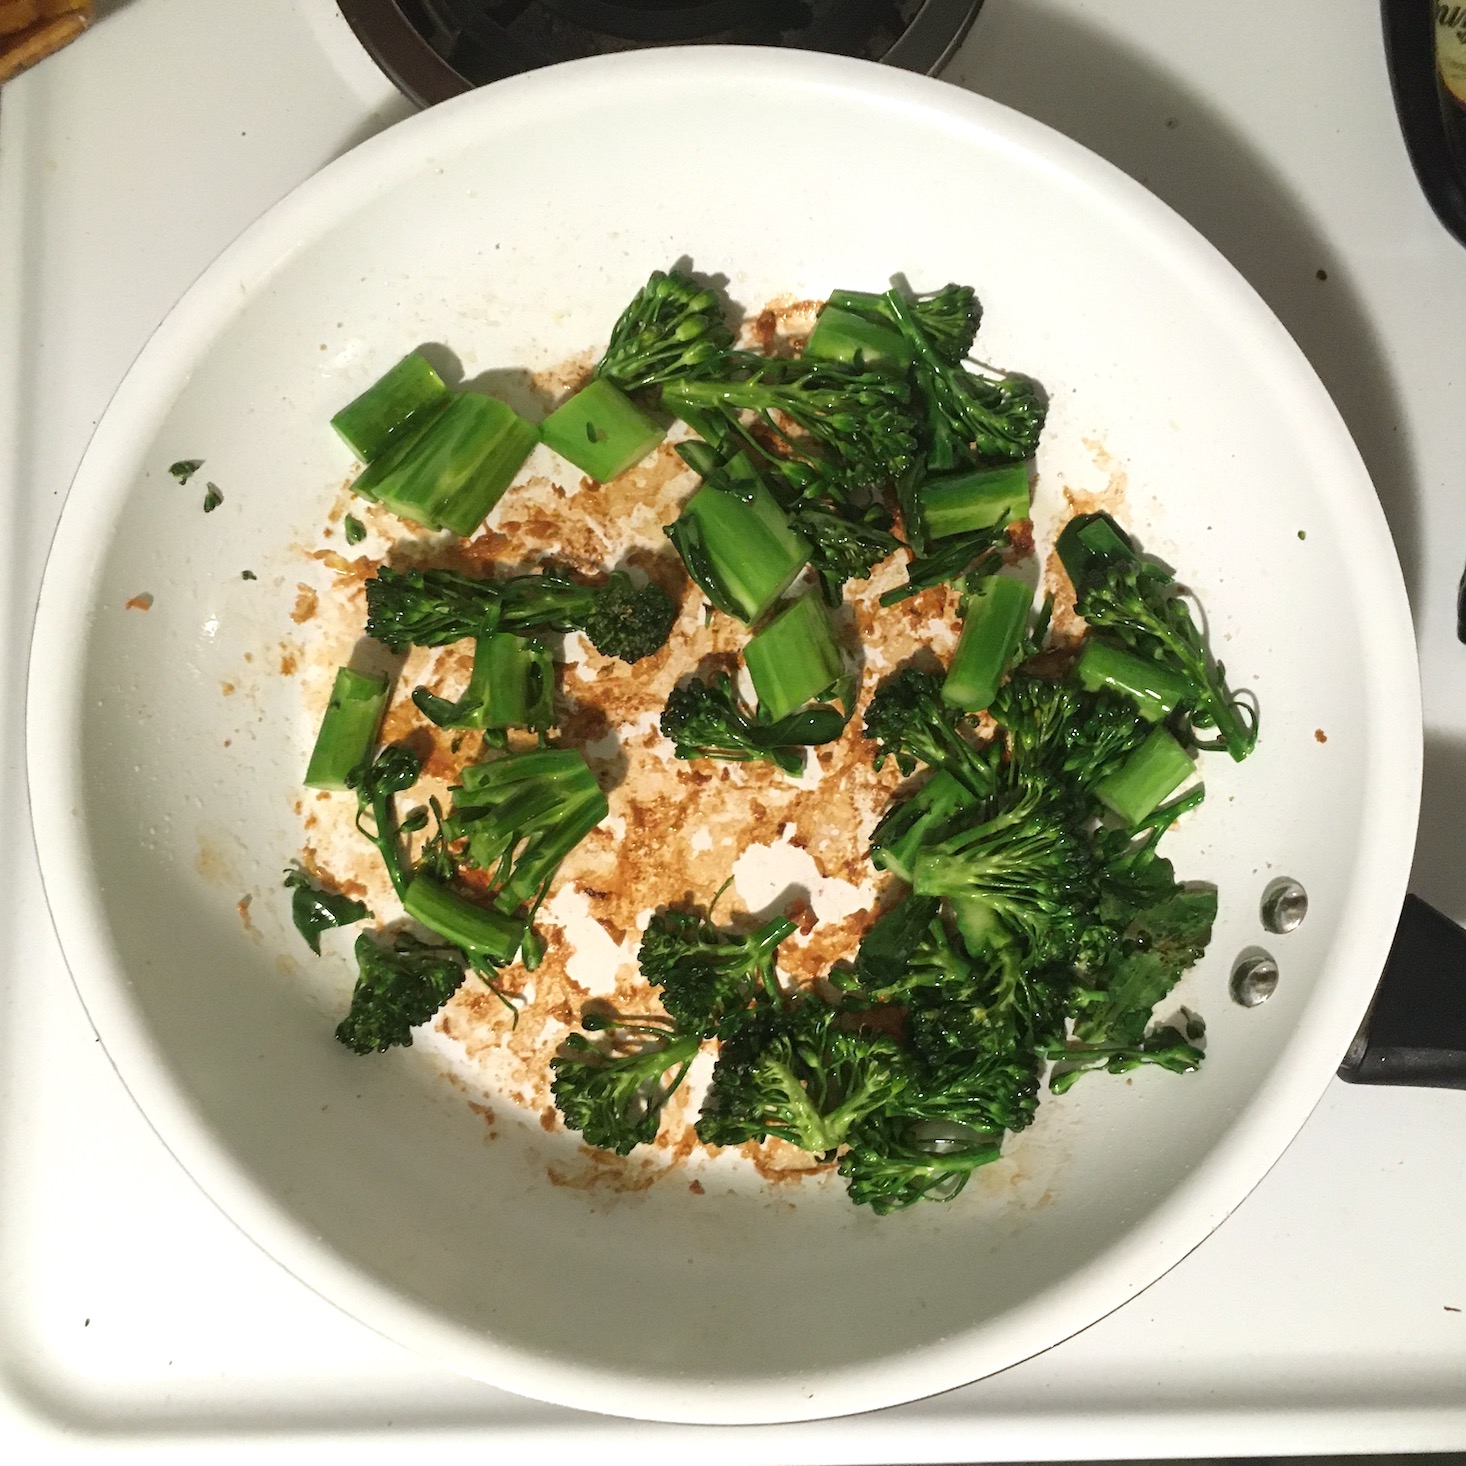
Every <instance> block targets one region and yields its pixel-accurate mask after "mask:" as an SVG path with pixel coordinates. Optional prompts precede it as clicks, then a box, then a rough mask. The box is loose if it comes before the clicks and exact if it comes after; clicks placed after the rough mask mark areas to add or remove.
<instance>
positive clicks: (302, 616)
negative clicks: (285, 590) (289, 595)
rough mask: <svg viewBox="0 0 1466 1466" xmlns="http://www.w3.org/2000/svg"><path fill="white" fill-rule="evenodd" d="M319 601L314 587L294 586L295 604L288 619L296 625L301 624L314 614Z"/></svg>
mask: <svg viewBox="0 0 1466 1466" xmlns="http://www.w3.org/2000/svg"><path fill="white" fill-rule="evenodd" d="M318 604H319V602H318V600H317V597H316V592H315V589H314V588H313V587H312V586H308V585H298V586H296V588H295V605H294V607H293V608H292V610H291V612H290V619H291V620H292V621H294V622H295V624H296V625H297V626H303V625H304V624H305V623H306V622H307V621H309V620H310V619H311V617H312V616H314V615H315V614H316V608H317V606H318Z"/></svg>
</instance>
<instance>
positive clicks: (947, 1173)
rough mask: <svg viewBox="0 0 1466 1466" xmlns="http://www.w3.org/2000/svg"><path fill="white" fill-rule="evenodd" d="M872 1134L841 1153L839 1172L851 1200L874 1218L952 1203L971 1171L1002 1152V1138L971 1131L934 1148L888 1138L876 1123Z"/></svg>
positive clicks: (994, 1158) (909, 1140) (864, 1136)
mask: <svg viewBox="0 0 1466 1466" xmlns="http://www.w3.org/2000/svg"><path fill="white" fill-rule="evenodd" d="M911 1128H912V1127H908V1131H909V1130H910V1129H911ZM872 1132H873V1135H866V1134H862V1135H860V1136H859V1137H858V1143H857V1144H852V1145H851V1147H850V1149H849V1150H848V1151H846V1152H845V1154H844V1155H843V1156H841V1157H840V1174H841V1175H842V1176H844V1177H845V1178H846V1179H847V1181H848V1182H849V1195H850V1200H851V1201H853V1202H855V1204H856V1205H857V1206H868V1207H870V1209H871V1210H872V1211H873V1212H875V1214H876V1215H877V1216H885V1215H886V1214H887V1213H889V1212H892V1211H895V1210H897V1209H899V1208H901V1207H907V1206H914V1205H915V1204H916V1203H917V1202H918V1201H951V1200H953V1198H954V1197H956V1196H958V1195H960V1193H961V1192H962V1190H963V1188H964V1187H965V1186H966V1185H967V1181H968V1178H969V1177H970V1176H971V1175H972V1173H973V1172H974V1171H975V1170H978V1169H979V1168H980V1167H982V1166H987V1165H991V1164H992V1163H993V1162H994V1161H995V1160H997V1159H998V1157H999V1156H1000V1155H1001V1154H1002V1140H1001V1139H1000V1138H996V1137H993V1136H991V1135H981V1134H976V1133H974V1135H973V1136H972V1137H971V1138H970V1139H969V1138H963V1139H962V1140H960V1141H954V1142H953V1143H949V1144H943V1145H940V1146H938V1145H936V1144H932V1143H931V1142H927V1143H926V1144H918V1143H916V1142H914V1141H912V1140H911V1139H909V1138H904V1139H897V1138H891V1137H887V1136H886V1135H885V1133H884V1130H883V1129H882V1128H881V1127H872ZM944 1138H945V1137H944Z"/></svg>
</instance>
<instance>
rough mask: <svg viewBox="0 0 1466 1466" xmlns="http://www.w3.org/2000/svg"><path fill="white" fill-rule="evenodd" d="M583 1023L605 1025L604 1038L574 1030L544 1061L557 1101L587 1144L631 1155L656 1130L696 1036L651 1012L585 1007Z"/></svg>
mask: <svg viewBox="0 0 1466 1466" xmlns="http://www.w3.org/2000/svg"><path fill="white" fill-rule="evenodd" d="M581 1024H582V1026H583V1027H585V1028H586V1029H588V1030H589V1031H591V1032H606V1033H607V1034H608V1041H607V1042H606V1043H604V1044H602V1045H597V1044H594V1043H592V1042H591V1041H590V1040H589V1039H587V1038H585V1037H584V1036H583V1035H581V1034H578V1033H572V1034H571V1035H570V1037H569V1038H567V1039H566V1040H565V1046H564V1048H563V1049H562V1050H561V1051H560V1053H558V1054H557V1055H556V1056H555V1057H554V1059H552V1060H551V1061H550V1062H551V1068H552V1070H553V1071H554V1076H555V1077H554V1080H553V1081H552V1084H551V1089H552V1092H553V1094H554V1097H555V1104H556V1107H557V1108H558V1109H559V1111H560V1114H561V1115H562V1117H563V1118H564V1120H565V1123H566V1125H567V1126H569V1128H570V1129H572V1130H578V1131H579V1132H580V1133H581V1135H582V1136H584V1137H585V1142H586V1144H587V1145H594V1146H596V1147H598V1148H599V1149H601V1150H610V1151H615V1153H616V1154H617V1155H629V1154H630V1153H631V1151H632V1150H633V1149H634V1148H635V1147H636V1146H638V1145H650V1144H651V1143H652V1142H653V1141H654V1140H655V1139H656V1138H657V1130H658V1128H659V1127H660V1125H661V1118H662V1107H663V1106H664V1105H665V1104H666V1103H667V1101H668V1100H669V1099H670V1098H671V1097H672V1095H673V1093H674V1092H675V1091H676V1089H677V1087H678V1085H680V1084H681V1083H682V1081H683V1079H684V1078H686V1076H687V1070H688V1066H689V1065H690V1064H691V1063H692V1060H693V1057H694V1056H695V1055H696V1053H697V1049H698V1043H699V1039H698V1036H697V1035H696V1034H695V1033H679V1032H678V1031H677V1030H676V1029H675V1028H674V1027H673V1026H672V1025H671V1024H670V1023H669V1022H668V1021H667V1020H665V1019H656V1018H619V1017H614V1016H612V1017H603V1016H601V1015H598V1014H596V1013H584V1014H582V1015H581Z"/></svg>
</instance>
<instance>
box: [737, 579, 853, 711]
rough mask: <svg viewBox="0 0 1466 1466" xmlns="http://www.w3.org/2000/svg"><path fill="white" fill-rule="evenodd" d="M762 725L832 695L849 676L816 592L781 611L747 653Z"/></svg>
mask: <svg viewBox="0 0 1466 1466" xmlns="http://www.w3.org/2000/svg"><path fill="white" fill-rule="evenodd" d="M743 659H744V661H745V662H746V663H747V664H748V671H749V675H750V676H751V677H752V678H753V687H754V691H755V692H756V693H757V694H758V711H759V718H760V720H761V721H767V722H771V723H777V722H778V721H779V720H780V719H782V718H787V717H788V716H789V715H790V714H791V713H795V712H798V711H799V709H800V708H802V707H804V706H805V705H806V704H807V703H810V702H814V701H815V700H816V699H818V698H821V697H823V696H824V695H826V694H828V693H829V692H830V690H831V689H832V688H833V687H834V686H835V685H836V684H837V683H839V682H840V681H841V679H842V678H843V677H844V674H845V662H844V658H843V657H842V656H841V654H840V643H839V641H838V640H837V639H836V636H835V628H834V625H833V623H832V622H831V621H830V614H829V612H828V611H827V610H826V609H825V606H824V603H823V602H822V601H821V600H820V598H819V596H818V595H817V594H815V593H813V592H809V593H806V594H805V595H803V596H801V597H800V598H799V599H798V600H797V601H795V602H794V604H793V605H791V606H790V607H789V609H788V610H786V611H781V612H780V613H779V614H778V615H777V616H776V617H775V618H774V619H773V620H772V621H771V622H769V624H768V625H767V626H766V627H764V629H763V630H762V631H760V632H759V633H758V635H757V636H755V637H754V638H753V640H752V641H750V642H749V643H748V646H747V647H746V648H745V649H744V653H743Z"/></svg>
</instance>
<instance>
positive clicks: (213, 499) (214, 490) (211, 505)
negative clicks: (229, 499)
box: [204, 483, 224, 514]
mask: <svg viewBox="0 0 1466 1466" xmlns="http://www.w3.org/2000/svg"><path fill="white" fill-rule="evenodd" d="M223 502H224V495H223V493H222V492H221V490H220V488H219V485H218V484H213V483H211V484H205V485H204V513H205V514H212V513H213V512H214V510H216V509H217V508H218V507H219V505H221V504H222V503H223Z"/></svg>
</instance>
